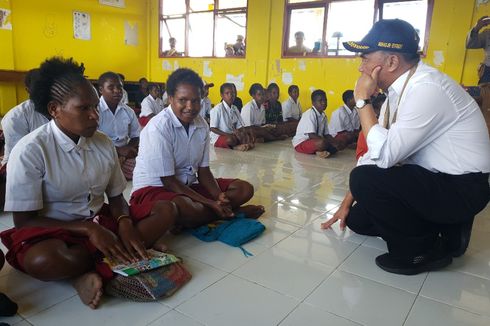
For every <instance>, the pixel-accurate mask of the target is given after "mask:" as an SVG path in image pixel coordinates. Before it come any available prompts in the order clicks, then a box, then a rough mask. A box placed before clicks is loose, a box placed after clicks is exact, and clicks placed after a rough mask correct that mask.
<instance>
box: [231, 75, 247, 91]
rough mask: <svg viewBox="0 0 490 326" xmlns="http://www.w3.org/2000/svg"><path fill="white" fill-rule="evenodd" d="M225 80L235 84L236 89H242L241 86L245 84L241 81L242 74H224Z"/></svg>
mask: <svg viewBox="0 0 490 326" xmlns="http://www.w3.org/2000/svg"><path fill="white" fill-rule="evenodd" d="M226 82H227V83H233V84H235V87H236V89H237V91H243V87H244V86H245V85H244V83H243V74H241V75H238V76H233V75H232V74H226Z"/></svg>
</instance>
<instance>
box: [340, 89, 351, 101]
mask: <svg viewBox="0 0 490 326" xmlns="http://www.w3.org/2000/svg"><path fill="white" fill-rule="evenodd" d="M353 98H354V91H353V90H352V89H348V90H346V91H345V92H344V93H343V94H342V101H344V103H345V104H347V102H348V101H349V100H350V99H353Z"/></svg>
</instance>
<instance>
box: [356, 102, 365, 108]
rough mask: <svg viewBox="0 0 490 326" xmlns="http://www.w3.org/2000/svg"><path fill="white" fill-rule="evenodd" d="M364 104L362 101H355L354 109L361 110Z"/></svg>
mask: <svg viewBox="0 0 490 326" xmlns="http://www.w3.org/2000/svg"><path fill="white" fill-rule="evenodd" d="M365 104H366V101H364V100H357V101H356V107H357V108H362V107H363V106H364V105H365Z"/></svg>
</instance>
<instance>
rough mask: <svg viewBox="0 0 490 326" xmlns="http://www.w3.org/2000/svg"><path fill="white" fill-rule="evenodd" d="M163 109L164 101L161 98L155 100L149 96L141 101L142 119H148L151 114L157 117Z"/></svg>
mask: <svg viewBox="0 0 490 326" xmlns="http://www.w3.org/2000/svg"><path fill="white" fill-rule="evenodd" d="M163 108H164V107H163V101H162V99H161V98H159V97H157V98H156V99H154V98H153V96H151V95H148V96H147V97H145V98H144V99H143V101H141V113H140V117H147V116H149V115H150V114H154V115H157V114H158V113H160V112H162V110H163Z"/></svg>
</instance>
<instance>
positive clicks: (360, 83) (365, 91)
mask: <svg viewBox="0 0 490 326" xmlns="http://www.w3.org/2000/svg"><path fill="white" fill-rule="evenodd" d="M380 71H381V66H377V67H374V69H373V71H372V72H371V74H367V73H362V75H361V77H359V79H358V80H357V82H356V87H355V89H354V98H355V99H356V101H357V100H365V99H369V98H371V96H373V95H374V94H375V93H376V92H378V90H379V87H378V78H379V73H380Z"/></svg>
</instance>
